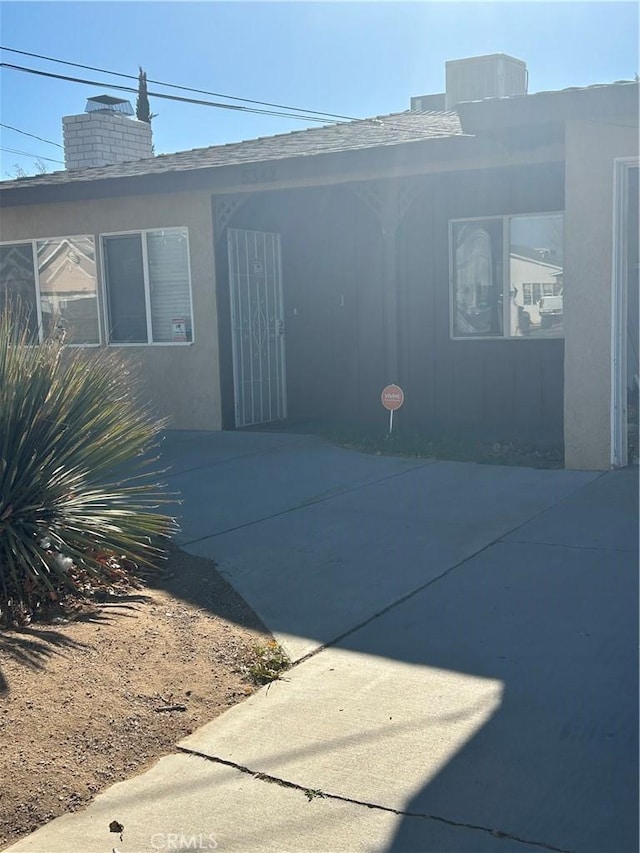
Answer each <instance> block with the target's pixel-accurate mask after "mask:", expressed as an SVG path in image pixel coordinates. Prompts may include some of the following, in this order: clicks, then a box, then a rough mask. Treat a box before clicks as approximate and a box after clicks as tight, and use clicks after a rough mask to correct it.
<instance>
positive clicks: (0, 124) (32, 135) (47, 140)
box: [0, 121, 63, 148]
mask: <svg viewBox="0 0 640 853" xmlns="http://www.w3.org/2000/svg"><path fill="white" fill-rule="evenodd" d="M0 127H6V128H7V130H15V132H16V133H21V134H22V135H23V136H30V137H31V138H32V139H38V140H39V141H40V142H46V143H47V144H48V145H56V146H57V147H58V148H62V147H63V146H62V145H60V143H59V142H52V141H51V140H50V139H43V138H42V136H36V135H35V133H27V131H26V130H20V129H19V128H17V127H11V125H10V124H3V123H2V122H1V121H0Z"/></svg>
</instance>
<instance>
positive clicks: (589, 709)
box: [10, 433, 638, 853]
mask: <svg viewBox="0 0 640 853" xmlns="http://www.w3.org/2000/svg"><path fill="white" fill-rule="evenodd" d="M164 457H165V461H166V463H167V464H170V465H171V471H170V473H169V477H168V482H169V484H170V486H171V487H173V488H175V489H179V490H180V491H181V493H182V495H183V503H182V505H181V506H180V507H179V508H178V509H177V512H178V513H179V514H180V515H181V516H182V534H181V540H180V541H181V544H182V546H183V547H184V548H185V549H186V550H188V551H191V552H193V553H196V554H201V555H205V556H208V557H212V558H213V559H215V560H216V562H217V563H218V565H219V567H220V569H221V570H222V571H223V572H224V573H225V574H226V576H227V577H228V578H229V580H230V581H231V582H232V583H233V585H234V586H235V587H236V588H237V589H238V590H239V591H240V593H241V594H242V595H243V596H244V597H245V598H246V599H247V601H249V603H250V604H251V605H252V606H253V607H254V608H255V610H256V611H257V612H258V613H259V615H260V616H261V617H262V618H263V620H264V621H265V622H266V624H267V625H268V626H269V627H270V629H271V630H272V631H273V632H274V633H275V634H276V635H277V636H278V638H279V639H280V640H281V642H282V643H283V645H284V646H285V648H286V649H287V651H288V652H289V654H290V655H291V657H292V658H293V659H294V660H295V661H297V664H296V666H295V667H294V668H293V669H292V670H291V672H290V673H289V674H288V677H287V679H286V680H282V681H280V682H277V683H275V684H273V685H271V686H270V687H269V688H265V689H263V690H261V691H259V692H258V693H256V694H255V695H254V696H252V697H250V698H249V699H248V700H247V701H245V702H243V703H242V704H240V705H238V706H236V707H234V708H232V709H231V710H230V711H228V712H227V713H225V714H224V715H223V716H222V717H220V718H218V719H217V720H215V721H213V722H212V723H210V724H208V725H207V726H205V727H204V728H202V729H200V730H199V731H197V732H195V733H194V734H193V735H191V736H190V737H188V738H186V739H185V740H184V741H183V742H182V743H181V744H180V745H179V748H178V749H177V751H176V754H174V755H171V756H167V757H166V758H164V759H162V761H160V762H159V763H158V764H157V765H156V766H155V767H154V768H152V769H151V770H149V771H148V772H146V773H144V774H143V775H141V776H139V777H137V778H134V779H132V780H129V781H128V782H123V783H120V784H118V785H115V786H113V787H112V788H110V789H109V790H107V791H106V792H105V793H103V794H102V795H100V796H99V797H97V798H96V800H95V802H94V803H93V804H92V805H91V806H90V807H89V808H88V809H87V810H85V811H84V812H81V813H77V814H74V815H68V816H65V817H63V818H60V819H58V820H56V821H53V822H52V823H51V824H49V825H48V826H47V827H44V828H43V829H42V830H39V831H38V832H36V833H34V834H33V835H32V836H29V838H27V839H24V840H23V841H22V842H19V843H18V844H16V845H14V846H13V847H12V848H10V849H11V850H12V851H15V853H24V851H37V853H58V851H59V853H76V851H77V853H93V851H96V853H98V851H99V853H103V851H107V850H111V849H112V847H115V848H116V849H117V850H118V851H121V852H122V853H129V851H135V853H138V851H140V853H142V851H145V852H146V851H153V850H189V849H191V850H193V849H199V850H208V849H218V850H224V851H278V853H283V851H292V853H306V851H318V853H320V851H324V853H334V851H345V853H347V852H348V851H380V853H381V851H398V853H400V851H402V853H409V851H415V853H446V851H452V853H476V851H477V853H484V851H487V852H488V853H489V852H490V853H494V851H495V853H500V851H504V853H507V851H527V850H531V851H533V850H538V851H539V850H551V851H585V853H587V852H589V853H626V851H629V853H632V851H633V853H635V851H637V850H638V820H637V812H638V772H637V771H638V746H637V726H638V724H637V721H638V670H637V663H638V655H637V639H638V553H637V547H638V497H637V482H638V478H637V471H633V470H625V471H617V472H610V473H606V474H600V473H585V472H570V471H534V470H530V469H518V468H506V467H494V466H481V465H473V464H466V463H465V464H463V463H454V462H432V461H427V460H411V459H399V458H390V457H375V456H366V455H362V454H359V453H356V452H352V451H346V450H341V449H339V448H335V447H332V446H330V445H328V444H326V443H324V442H322V441H321V440H320V439H318V438H315V437H313V436H299V435H289V434H287V435H285V434H273V433H171V434H169V435H168V437H167V440H166V442H165V446H164ZM113 819H117V820H119V821H120V822H121V823H123V824H124V826H125V833H124V835H123V838H122V841H119V840H118V839H117V837H116V836H113V835H110V834H109V832H108V824H109V822H110V821H111V820H113ZM114 839H115V840H114Z"/></svg>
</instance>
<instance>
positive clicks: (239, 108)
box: [0, 62, 420, 140]
mask: <svg viewBox="0 0 640 853" xmlns="http://www.w3.org/2000/svg"><path fill="white" fill-rule="evenodd" d="M0 68H10V69H12V70H13V71H24V72H26V73H27V74H36V75H38V76H39V77H51V78H53V79H55V80H65V81H66V82H69V83H81V84H84V85H87V86H100V87H104V88H107V89H118V90H119V91H122V92H135V93H137V92H138V89H137V88H133V87H132V86H122V85H120V84H116V83H104V82H101V81H97V80H85V79H84V78H81V77H68V76H67V75H65V74H54V73H53V72H52V71H38V70H36V69H35V68H26V67H25V66H22V65H12V64H11V63H9V62H0ZM147 94H148V95H149V96H150V97H152V98H164V99H165V100H168V101H178V102H179V103H185V104H196V105H197V106H204V107H215V108H216V109H223V110H235V111H239V112H244V113H256V114H258V115H269V116H277V117H280V118H292V119H297V120H300V121H315V122H319V123H320V124H323V125H326V124H327V120H326V118H324V119H323V118H318V117H316V116H312V115H306V114H305V115H295V114H293V113H284V112H276V111H274V110H261V109H257V108H255V107H243V106H238V105H236V104H222V103H219V102H216V101H203V100H201V99H199V98H185V97H182V96H179V95H167V94H165V93H163V92H147ZM349 121H355V122H361V123H363V124H365V123H370V124H374V125H379V126H380V127H385V128H388V129H390V130H396V131H398V132H399V133H407V134H411V136H412V137H413V138H414V140H417V139H419V138H420V137H418V136H417V134H418V133H419V128H412V127H407V126H404V125H400V124H394V123H393V121H388V120H387V119H386V117H385V118H377V117H373V118H366V119H349ZM328 123H329V124H337V123H338V122H337V121H336V120H331V121H329V122H328Z"/></svg>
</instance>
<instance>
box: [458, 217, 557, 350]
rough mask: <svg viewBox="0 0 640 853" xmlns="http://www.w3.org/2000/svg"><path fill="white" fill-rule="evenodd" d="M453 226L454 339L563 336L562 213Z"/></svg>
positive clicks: (459, 223)
mask: <svg viewBox="0 0 640 853" xmlns="http://www.w3.org/2000/svg"><path fill="white" fill-rule="evenodd" d="M450 227H451V230H450V245H451V282H452V299H451V313H452V322H451V325H452V337H453V338H556V337H562V334H563V292H564V282H563V215H562V214H560V213H553V214H535V215H527V216H503V217H492V218H486V219H469V220H454V221H452V222H451V223H450Z"/></svg>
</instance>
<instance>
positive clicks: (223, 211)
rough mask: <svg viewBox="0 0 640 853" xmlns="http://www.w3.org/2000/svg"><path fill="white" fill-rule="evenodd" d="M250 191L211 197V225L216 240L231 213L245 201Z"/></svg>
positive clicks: (229, 219) (226, 224) (228, 220)
mask: <svg viewBox="0 0 640 853" xmlns="http://www.w3.org/2000/svg"><path fill="white" fill-rule="evenodd" d="M249 197H250V193H229V194H228V195H216V196H214V197H213V227H214V233H215V238H216V240H219V239H220V238H221V237H222V234H223V232H224V229H225V228H226V227H227V226H228V224H229V222H230V221H231V217H232V216H233V214H234V213H235V212H236V211H237V210H238V209H239V208H240V207H241V206H242V205H243V204H244V203H245V202H246V200H247V199H248V198H249Z"/></svg>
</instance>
